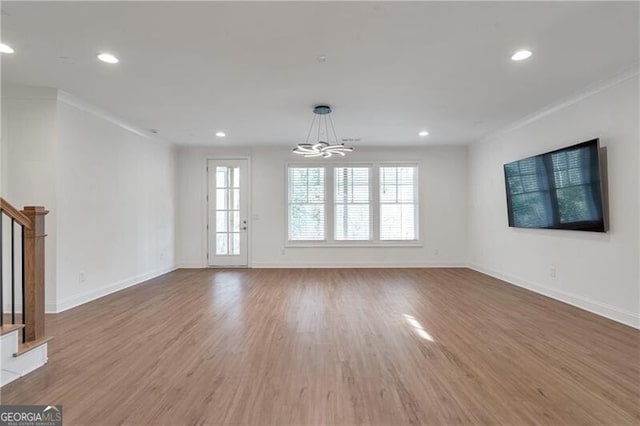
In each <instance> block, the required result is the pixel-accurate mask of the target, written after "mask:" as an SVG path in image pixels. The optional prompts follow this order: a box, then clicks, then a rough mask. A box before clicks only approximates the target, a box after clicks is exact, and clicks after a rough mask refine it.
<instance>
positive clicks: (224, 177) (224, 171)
mask: <svg viewBox="0 0 640 426" xmlns="http://www.w3.org/2000/svg"><path fill="white" fill-rule="evenodd" d="M228 170H229V169H228V167H220V166H218V167H216V188H224V187H227V186H229V185H228V182H229V179H228V176H229V172H228Z"/></svg>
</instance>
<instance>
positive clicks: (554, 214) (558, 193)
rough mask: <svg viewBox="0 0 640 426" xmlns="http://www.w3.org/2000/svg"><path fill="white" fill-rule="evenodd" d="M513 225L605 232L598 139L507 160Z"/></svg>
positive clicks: (507, 178)
mask: <svg viewBox="0 0 640 426" xmlns="http://www.w3.org/2000/svg"><path fill="white" fill-rule="evenodd" d="M504 178H505V184H506V188H507V208H508V211H509V226H511V227H516V228H544V229H571V230H576V231H595V232H606V226H605V218H604V206H603V197H602V174H601V170H600V146H599V142H598V139H593V140H590V141H587V142H583V143H580V144H577V145H573V146H570V147H567V148H562V149H558V150H556V151H551V152H547V153H545V154H540V155H536V156H534V157H529V158H524V159H522V160H519V161H514V162H513V163H508V164H505V165H504Z"/></svg>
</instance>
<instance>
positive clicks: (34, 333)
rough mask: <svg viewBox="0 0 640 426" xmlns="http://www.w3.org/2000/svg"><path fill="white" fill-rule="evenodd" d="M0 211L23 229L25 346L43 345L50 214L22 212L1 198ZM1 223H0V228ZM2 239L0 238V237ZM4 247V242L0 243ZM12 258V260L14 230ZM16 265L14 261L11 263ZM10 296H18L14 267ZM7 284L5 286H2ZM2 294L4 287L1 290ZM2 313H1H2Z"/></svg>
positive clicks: (37, 208)
mask: <svg viewBox="0 0 640 426" xmlns="http://www.w3.org/2000/svg"><path fill="white" fill-rule="evenodd" d="M0 211H2V212H3V213H5V214H6V215H7V216H8V217H9V218H11V219H12V225H13V224H15V223H16V222H17V223H18V224H20V225H22V257H21V259H22V281H23V282H22V322H23V324H24V329H23V344H27V343H29V342H36V341H40V340H41V339H44V338H45V335H44V284H45V271H44V258H45V253H44V239H45V237H46V234H45V220H44V218H45V216H46V215H47V213H49V212H48V211H47V210H46V209H45V208H44V207H40V206H26V207H25V208H24V209H23V210H22V211H20V210H18V209H16V208H15V207H13V206H12V205H11V204H9V203H8V202H7V201H6V200H5V199H4V198H0ZM1 224H2V222H0V225H1ZM0 235H1V234H0ZM1 243H3V244H4V240H3V241H2V242H1ZM11 250H12V252H11V258H12V259H13V255H14V252H13V250H15V246H14V228H13V226H12V228H11ZM12 263H13V260H12ZM11 268H12V269H11V286H12V288H11V294H12V298H13V297H14V296H13V295H14V294H15V287H14V286H15V282H14V269H13V268H15V265H13V264H12V266H11ZM0 269H2V268H0ZM3 278H4V276H3V277H0V280H1V279H3ZM3 284H4V283H3ZM0 291H2V287H0ZM14 302H15V301H14V300H12V307H11V309H12V312H11V314H12V321H14V317H13V315H14V313H15V311H14V305H13V303H14ZM1 311H2V309H0V312H1Z"/></svg>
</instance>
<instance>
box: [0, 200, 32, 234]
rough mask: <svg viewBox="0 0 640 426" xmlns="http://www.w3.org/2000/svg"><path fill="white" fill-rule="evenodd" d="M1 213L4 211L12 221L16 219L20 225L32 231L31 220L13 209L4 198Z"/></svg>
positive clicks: (0, 206)
mask: <svg viewBox="0 0 640 426" xmlns="http://www.w3.org/2000/svg"><path fill="white" fill-rule="evenodd" d="M0 211H3V212H5V213H6V214H7V216H9V217H10V218H11V219H14V220H15V221H16V222H18V223H19V224H20V225H22V226H24V227H25V228H27V229H31V228H32V225H31V220H30V219H29V218H28V217H27V216H26V215H25V214H24V213H22V212H21V211H20V210H18V209H16V208H15V207H13V206H12V205H11V204H9V203H8V202H7V200H5V199H4V198H0Z"/></svg>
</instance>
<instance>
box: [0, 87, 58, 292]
mask: <svg viewBox="0 0 640 426" xmlns="http://www.w3.org/2000/svg"><path fill="white" fill-rule="evenodd" d="M56 114H57V91H56V90H54V89H49V88H35V87H30V88H12V87H9V88H3V89H2V197H3V198H5V199H6V200H7V201H8V202H10V203H11V204H13V205H14V206H15V207H17V208H19V209H22V208H23V207H24V206H28V205H41V206H45V207H46V208H47V209H49V210H50V213H49V215H47V217H46V232H47V239H46V241H45V250H46V254H47V258H48V260H47V262H46V263H45V285H46V286H45V300H46V301H47V304H50V303H54V302H55V298H56V263H55V258H56V237H57V232H56V227H55V223H56V218H57V214H56V213H57V211H56V187H55V174H56V155H55V152H56V149H57V148H56V145H57V135H56ZM6 222H7V223H6V224H5V228H4V230H5V236H6V237H7V238H8V232H10V229H11V228H10V226H9V225H8V222H9V221H8V220H6ZM16 238H18V235H17V234H16ZM7 241H8V240H7ZM5 247H8V246H7V245H5ZM7 251H8V250H7ZM7 251H5V253H4V254H5V257H6V256H8V255H9V254H8V253H7ZM4 260H5V262H4V263H5V266H7V267H6V268H5V270H4V272H5V278H7V277H8V276H9V275H8V274H9V272H10V271H9V267H8V266H9V265H10V261H9V260H8V259H4ZM17 282H19V279H17ZM4 290H5V296H7V291H9V287H8V286H6V287H5V288H4ZM4 300H5V301H7V300H8V298H5V299H4ZM16 300H18V301H19V300H20V297H18V296H16Z"/></svg>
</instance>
